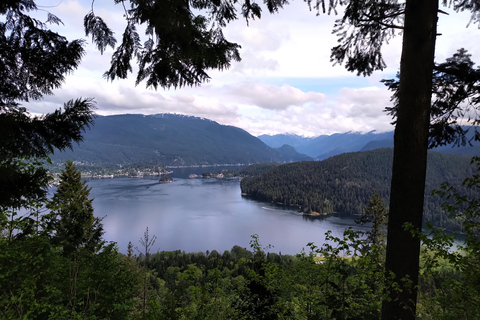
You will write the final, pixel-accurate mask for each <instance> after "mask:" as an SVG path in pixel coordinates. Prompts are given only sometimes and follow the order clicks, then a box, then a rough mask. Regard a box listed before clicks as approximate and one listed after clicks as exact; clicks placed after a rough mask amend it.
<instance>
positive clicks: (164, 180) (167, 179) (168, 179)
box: [158, 175, 173, 183]
mask: <svg viewBox="0 0 480 320" xmlns="http://www.w3.org/2000/svg"><path fill="white" fill-rule="evenodd" d="M158 181H159V182H160V183H170V182H173V179H172V178H171V177H170V176H169V175H161V176H160V180H158Z"/></svg>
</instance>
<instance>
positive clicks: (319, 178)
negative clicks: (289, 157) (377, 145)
mask: <svg viewBox="0 0 480 320" xmlns="http://www.w3.org/2000/svg"><path fill="white" fill-rule="evenodd" d="M392 159H393V150H392V149H387V148H385V149H376V150H372V151H365V152H355V153H346V154H342V155H338V156H335V157H332V158H329V159H326V160H323V161H320V162H314V161H307V162H297V163H291V164H285V165H281V166H278V167H276V168H273V169H271V170H269V171H267V172H265V173H263V174H261V175H258V176H254V177H248V178H244V179H243V180H242V181H241V189H242V193H244V194H247V195H248V196H250V197H253V198H255V199H259V200H265V201H272V202H276V203H279V204H283V205H287V206H297V207H299V210H302V211H303V212H305V213H311V212H318V213H321V214H323V213H327V214H328V213H334V212H339V213H347V214H361V213H362V211H363V209H364V207H365V206H366V205H367V202H368V199H369V197H370V196H372V194H373V193H374V192H375V190H378V191H379V193H380V195H381V196H382V198H384V199H385V201H386V203H388V202H387V201H388V199H389V190H390V177H391V168H392ZM474 171H475V170H474V168H473V167H472V166H470V157H469V156H462V155H448V154H442V153H438V152H430V153H429V159H428V173H427V181H426V195H427V200H426V203H425V220H431V221H432V222H433V223H434V225H435V226H443V227H448V228H450V229H457V227H458V226H456V223H455V222H454V221H453V220H448V223H447V216H446V215H444V214H441V211H442V210H441V208H440V204H441V201H440V199H439V198H438V197H430V196H429V195H430V193H431V192H432V190H433V189H436V188H439V187H440V184H441V183H443V182H445V181H446V182H449V183H451V184H452V185H454V186H459V185H460V184H461V182H462V181H463V180H464V179H465V178H466V177H467V176H470V175H472V173H473V172H474Z"/></svg>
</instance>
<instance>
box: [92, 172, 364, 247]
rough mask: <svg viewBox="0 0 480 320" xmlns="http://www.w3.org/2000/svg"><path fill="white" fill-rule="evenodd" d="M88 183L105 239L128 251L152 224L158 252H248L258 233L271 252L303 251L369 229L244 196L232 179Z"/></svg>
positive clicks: (343, 219)
mask: <svg viewBox="0 0 480 320" xmlns="http://www.w3.org/2000/svg"><path fill="white" fill-rule="evenodd" d="M200 170H201V169H200ZM184 171H185V170H184ZM203 171H206V170H203ZM200 173H201V172H200ZM184 174H185V173H184ZM88 185H89V186H90V187H91V188H92V190H91V196H92V197H94V198H95V200H94V201H93V205H94V208H95V215H96V216H100V217H105V218H104V220H103V224H104V228H105V231H106V233H105V239H107V240H110V241H116V242H117V243H118V246H119V248H120V251H122V252H125V251H126V248H127V245H128V242H129V241H132V243H133V244H134V245H137V244H138V240H139V239H140V237H142V236H143V232H144V231H145V228H146V227H147V226H148V228H149V233H150V234H151V235H153V234H155V235H156V236H157V241H156V243H155V246H156V247H155V248H154V249H153V251H156V250H160V251H162V250H177V249H179V250H184V251H187V252H197V251H206V250H210V251H211V250H214V249H215V250H217V251H219V252H222V251H224V250H230V249H231V248H232V247H233V246H234V245H239V246H242V247H246V248H248V247H249V242H250V236H251V235H253V234H258V235H259V238H260V243H261V244H262V245H264V246H265V245H267V244H271V245H273V247H274V248H273V249H271V250H269V251H273V252H282V253H288V254H295V253H300V252H301V250H302V249H303V248H305V246H306V244H307V243H309V242H315V244H316V245H318V246H320V245H321V244H322V243H323V242H324V240H325V232H327V231H328V230H332V232H333V236H336V237H340V236H341V235H342V233H343V230H344V229H345V227H349V226H354V228H356V229H359V228H363V229H365V228H366V227H364V226H355V223H354V217H351V216H341V215H334V216H321V217H309V216H304V215H302V214H300V213H299V212H297V211H295V210H292V209H289V208H284V207H280V206H278V205H274V204H270V203H265V202H258V201H254V200H251V199H247V198H244V197H242V196H241V193H240V184H239V182H238V181H232V180H230V181H229V180H217V179H184V178H176V177H175V175H174V181H173V182H172V183H165V184H161V183H159V182H158V177H145V178H113V179H91V180H88Z"/></svg>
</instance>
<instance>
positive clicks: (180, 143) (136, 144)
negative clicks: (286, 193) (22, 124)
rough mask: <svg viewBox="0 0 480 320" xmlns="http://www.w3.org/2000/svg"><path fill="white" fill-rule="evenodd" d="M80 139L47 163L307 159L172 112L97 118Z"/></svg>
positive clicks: (232, 129) (290, 150)
mask: <svg viewBox="0 0 480 320" xmlns="http://www.w3.org/2000/svg"><path fill="white" fill-rule="evenodd" d="M83 137H84V140H83V142H81V143H80V144H79V145H76V146H74V147H73V150H67V151H64V152H59V151H58V150H57V151H56V152H55V153H54V155H53V156H52V157H51V159H52V161H54V162H64V161H65V160H68V159H72V160H74V161H77V162H80V163H84V164H92V165H102V164H132V163H133V164H139V163H152V164H160V165H165V166H191V165H207V166H208V165H215V164H250V163H262V162H279V163H288V162H294V161H302V160H311V158H310V157H309V156H306V155H302V154H299V153H298V152H296V151H295V150H294V149H293V148H292V147H288V146H285V147H280V148H277V149H276V148H272V147H269V146H267V145H266V144H265V143H263V142H262V141H261V140H259V139H258V138H256V137H254V136H252V135H251V134H249V133H248V132H246V131H245V130H243V129H240V128H237V127H233V126H225V125H221V124H218V123H217V122H215V121H211V120H208V119H204V118H198V117H191V116H183V115H175V114H157V115H139V114H127V115H114V116H98V117H97V118H96V119H95V125H94V126H93V127H92V128H91V129H90V130H87V131H86V132H85V133H84V135H83Z"/></svg>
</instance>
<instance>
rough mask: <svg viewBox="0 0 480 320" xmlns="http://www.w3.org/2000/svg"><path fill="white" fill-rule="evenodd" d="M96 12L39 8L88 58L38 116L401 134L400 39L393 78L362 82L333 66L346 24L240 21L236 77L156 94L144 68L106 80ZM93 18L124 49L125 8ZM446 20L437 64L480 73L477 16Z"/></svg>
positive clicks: (44, 3)
mask: <svg viewBox="0 0 480 320" xmlns="http://www.w3.org/2000/svg"><path fill="white" fill-rule="evenodd" d="M91 4H92V1H91V0H88V1H86V0H38V1H37V5H38V6H39V7H40V8H41V10H40V11H39V12H37V13H36V15H37V16H38V17H42V16H43V17H46V13H45V11H48V12H51V13H53V14H55V15H57V16H58V17H59V18H60V19H62V21H63V23H64V25H62V26H58V27H57V26H54V27H52V29H54V30H56V31H57V32H58V33H60V34H62V35H65V36H66V37H67V38H68V39H69V40H73V39H80V38H83V39H85V40H86V41H87V44H86V46H85V49H86V52H87V54H86V56H85V57H84V58H83V60H82V63H81V65H80V66H79V68H78V69H77V70H76V71H75V72H74V73H72V74H71V75H69V76H68V77H67V79H66V81H65V83H64V84H63V86H62V87H61V88H60V89H56V90H55V91H54V95H52V96H46V97H44V99H43V100H41V101H37V102H31V103H29V104H26V105H25V106H26V107H27V108H28V109H29V111H30V112H32V113H34V114H42V113H48V112H52V111H54V110H55V109H58V108H60V107H62V106H63V103H65V102H66V101H68V100H70V99H76V98H78V97H91V98H94V99H95V101H96V106H97V110H96V112H97V113H98V114H99V115H113V114H126V113H129V114H158V113H176V114H183V115H190V116H197V117H203V118H207V119H211V120H214V121H217V122H218V123H220V124H224V125H232V126H236V127H240V128H242V129H244V130H246V131H248V132H249V133H251V134H252V135H255V136H258V135H261V134H280V133H290V134H297V135H302V136H309V137H312V136H319V135H326V134H333V133H341V132H349V131H353V132H361V133H366V132H370V131H373V130H375V131H377V132H385V131H392V130H393V126H392V125H391V122H392V119H391V117H390V116H388V115H387V114H386V113H385V112H384V111H383V110H384V109H385V107H388V106H390V105H391V102H390V95H391V94H390V92H389V91H388V90H387V89H386V87H385V86H384V85H383V84H382V83H380V80H381V79H391V78H393V77H395V74H396V73H397V71H398V68H399V62H400V54H401V40H402V39H401V35H399V36H397V37H396V38H394V39H393V40H391V41H390V42H389V43H388V44H387V45H385V46H384V47H383V51H382V53H383V56H384V60H385V62H386V64H387V68H386V69H385V70H383V71H377V72H374V73H373V75H371V76H370V77H362V76H357V75H356V74H355V73H350V72H348V71H346V70H345V68H344V66H342V65H336V66H333V65H332V63H331V62H330V50H331V48H332V47H334V46H335V45H336V44H337V38H336V36H335V35H332V33H331V31H332V28H333V25H334V22H335V20H336V19H338V18H340V16H338V15H337V16H335V15H331V16H328V15H320V16H317V15H316V12H315V11H309V8H308V5H307V4H306V3H305V2H304V1H298V0H297V1H294V0H292V1H290V4H289V5H287V6H286V7H285V8H284V9H283V10H281V11H280V12H279V13H277V14H273V15H271V14H268V13H267V12H266V10H265V12H264V13H263V16H262V18H261V19H260V20H254V21H249V23H248V25H247V23H246V21H245V20H243V19H240V20H238V21H235V22H233V23H231V24H229V25H228V26H227V27H226V28H225V30H224V34H225V37H226V38H227V39H228V40H229V41H231V42H236V43H238V44H240V45H241V46H242V48H241V49H240V55H241V58H242V61H241V62H233V63H232V65H231V67H230V68H229V69H228V70H223V71H218V70H210V71H209V72H208V74H209V75H210V77H211V79H210V81H209V82H207V83H204V84H202V85H201V86H197V87H184V88H180V89H169V90H165V89H162V88H158V89H157V90H154V89H147V88H146V85H145V83H140V84H139V85H137V86H135V77H136V69H135V68H134V73H132V74H130V75H129V78H128V79H125V80H115V81H113V82H109V81H107V80H106V79H104V78H103V77H102V75H103V73H104V72H105V71H106V70H108V68H109V63H110V57H111V54H112V52H113V50H112V49H107V50H106V52H105V53H104V54H103V55H102V54H100V53H99V52H98V51H97V50H96V48H95V47H94V46H93V45H92V44H91V39H89V38H86V37H85V34H84V30H83V17H84V16H85V14H87V13H88V12H89V11H90V8H91ZM94 8H95V13H96V14H97V15H99V16H101V17H102V18H103V19H104V20H105V21H106V22H107V24H108V25H109V26H110V27H111V28H112V29H114V31H115V32H116V33H115V35H116V37H117V40H120V39H121V35H122V33H123V29H124V27H125V22H124V20H123V16H122V13H123V11H122V10H123V9H122V7H121V6H120V5H114V1H113V0H111V1H106V0H97V1H96V2H95V7H94ZM442 10H443V11H446V12H447V13H449V15H445V14H441V15H440V16H439V22H438V33H440V34H441V36H438V37H437V47H436V48H437V49H436V61H437V62H443V61H444V60H445V59H446V58H448V57H450V56H452V55H453V54H454V53H455V52H456V51H457V49H459V48H465V49H467V50H468V51H469V53H470V54H472V60H473V61H478V62H479V63H480V41H478V40H475V39H479V37H480V30H479V29H478V25H470V26H469V27H468V28H467V25H468V22H469V19H470V15H469V13H456V12H454V11H453V10H452V9H451V8H442Z"/></svg>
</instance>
